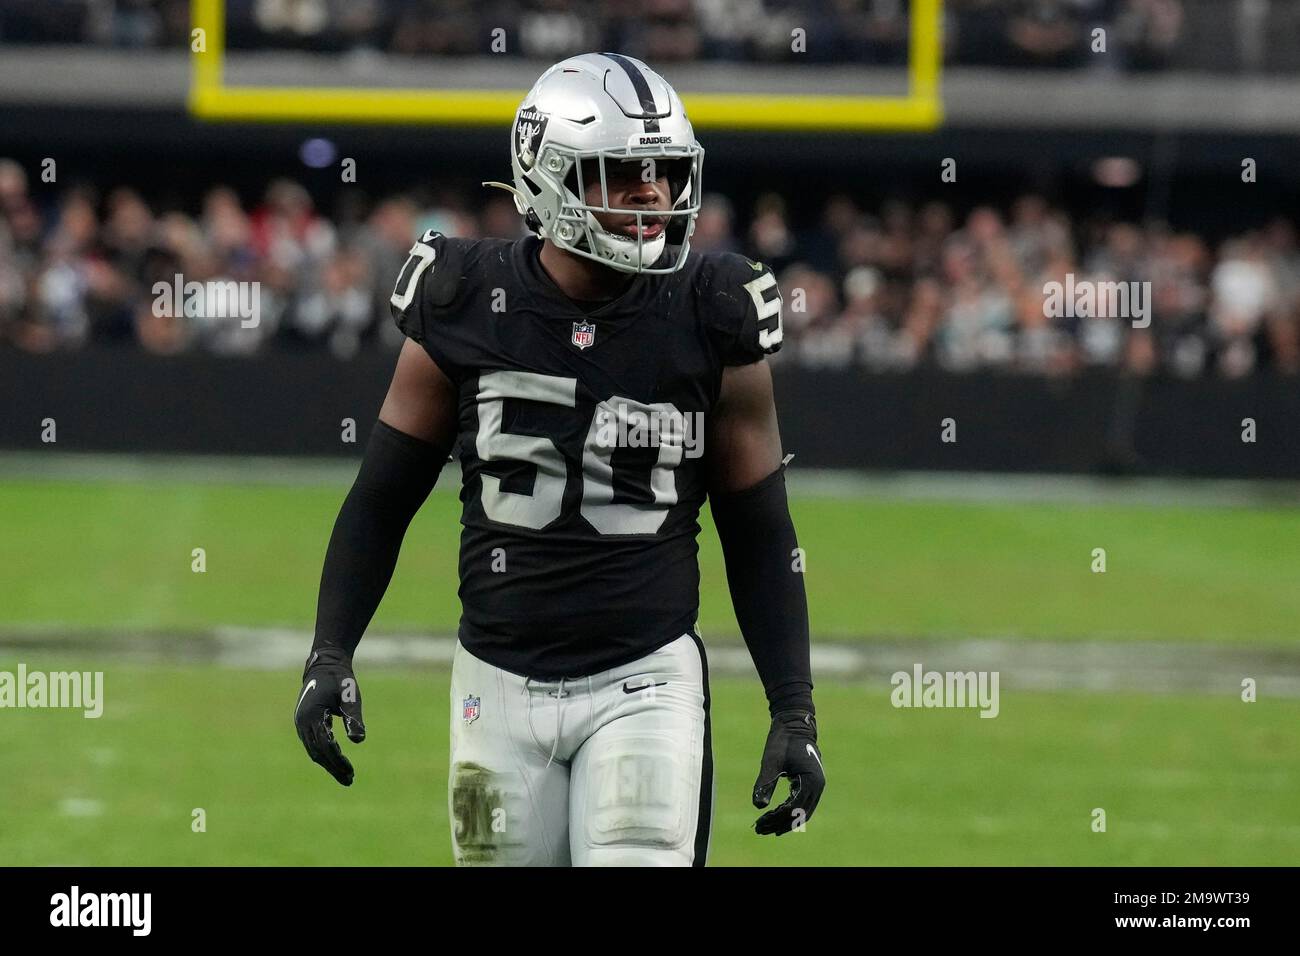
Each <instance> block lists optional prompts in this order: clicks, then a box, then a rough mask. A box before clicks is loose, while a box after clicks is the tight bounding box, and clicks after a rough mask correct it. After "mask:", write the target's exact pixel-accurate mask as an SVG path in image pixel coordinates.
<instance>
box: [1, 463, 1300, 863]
mask: <svg viewBox="0 0 1300 956" xmlns="http://www.w3.org/2000/svg"><path fill="white" fill-rule="evenodd" d="M344 471H346V469H343V470H340V469H337V468H333V469H325V470H324V471H323V472H322V473H321V474H320V475H315V474H311V475H308V474H306V473H305V472H302V471H298V472H293V473H292V476H291V477H290V478H285V479H277V480H268V481H260V480H247V479H248V478H249V476H248V475H244V476H242V477H241V476H240V475H238V474H231V475H228V476H222V475H220V474H218V475H216V476H215V477H214V476H213V475H207V476H204V477H200V476H196V475H193V474H185V473H176V472H175V471H174V470H169V469H163V468H157V469H154V468H152V467H150V466H149V465H148V464H147V463H146V464H143V465H140V466H139V467H138V469H136V470H135V471H133V472H132V473H130V474H126V475H121V474H119V475H115V476H110V477H95V476H93V475H91V474H87V475H81V476H69V475H59V476H51V475H48V474H47V475H36V474H32V475H23V474H15V473H14V472H13V471H12V470H10V471H9V472H8V473H7V475H6V477H4V478H3V480H0V501H3V505H2V506H0V594H2V595H3V600H2V601H0V671H14V670H15V669H16V668H17V666H18V665H19V664H20V663H21V664H23V665H25V666H26V668H27V670H28V671H34V670H42V671H56V670H64V669H67V670H78V671H87V670H90V671H96V670H102V671H103V672H104V675H105V676H104V687H105V690H104V698H105V701H104V713H103V716H102V717H100V718H98V719H85V718H83V717H82V716H81V714H80V713H79V712H74V711H68V710H30V709H27V710H10V709H6V710H0V721H2V722H3V724H2V726H3V728H4V733H3V735H2V737H0V754H2V755H3V757H2V758H0V764H2V766H3V769H4V772H3V773H0V808H3V813H2V815H0V862H3V863H14V864H49V863H55V864H95V865H108V864H146V863H156V864H185V863H212V864H320V865H331V866H336V865H339V863H340V862H341V861H343V862H346V863H349V864H405V865H426V864H446V863H448V862H450V847H449V838H448V832H447V830H448V827H447V806H446V756H447V727H446V716H445V715H446V711H447V705H446V699H447V685H448V674H447V673H446V671H445V669H443V668H441V667H439V666H437V665H436V664H419V665H410V664H405V663H400V664H399V663H395V662H393V661H391V660H390V661H385V660H382V659H376V660H374V661H372V662H368V661H367V643H366V642H364V641H363V642H362V645H361V648H360V650H359V651H358V655H357V669H358V677H359V680H360V683H361V688H362V693H363V695H364V699H365V707H366V718H367V720H366V722H367V728H368V730H369V738H368V739H367V741H366V742H365V743H364V744H362V745H361V746H359V747H352V746H350V745H349V744H347V743H345V744H344V747H345V749H346V750H347V751H348V753H349V755H350V756H351V758H352V759H353V761H354V763H355V765H356V766H357V771H358V776H357V783H356V784H355V785H354V786H353V787H352V788H350V789H344V788H342V787H339V786H338V785H337V784H335V783H334V782H333V781H332V780H330V779H329V778H328V777H327V776H326V775H325V773H324V772H323V771H321V770H320V768H318V767H316V766H315V765H313V764H312V763H310V762H309V761H308V759H307V757H306V756H305V755H304V754H303V752H302V749H301V745H300V744H299V742H298V740H297V738H296V736H295V734H294V731H293V728H292V725H291V720H290V716H291V712H292V707H293V701H294V699H295V695H296V692H297V690H298V687H299V675H300V666H299V665H297V664H296V663H295V662H293V661H291V660H290V661H286V660H284V659H283V655H282V654H272V653H271V652H270V647H271V645H272V644H273V643H275V644H277V646H278V645H281V644H283V643H284V641H283V639H281V640H279V641H276V642H273V641H271V639H270V636H271V635H273V634H276V633H280V632H282V631H284V630H286V629H287V630H289V631H291V632H292V631H302V632H303V638H302V645H301V649H302V655H304V656H305V653H306V648H307V643H308V642H309V638H308V637H307V636H306V635H307V632H309V630H310V628H311V624H312V619H313V614H314V607H315V592H316V584H317V581H318V578H319V574H320V564H321V558H322V556H323V553H324V547H325V543H326V540H327V538H328V535H329V531H330V527H331V524H332V521H333V517H334V514H335V512H336V510H337V507H338V504H339V502H340V501H341V498H342V495H343V493H344V491H345V490H346V482H347V479H346V477H345V476H344V475H343V472H344ZM444 484H446V485H450V484H451V483H450V482H444ZM794 490H795V495H794V499H793V502H792V510H793V512H794V515H795V520H796V523H797V525H798V528H799V532H800V540H801V544H802V546H803V547H804V548H805V549H806V551H807V568H808V570H807V583H808V591H809V599H810V605H811V609H812V625H813V632H814V642H815V644H816V645H817V647H818V649H819V650H821V649H828V650H830V651H835V652H842V654H845V655H849V656H851V655H852V654H853V653H854V652H855V651H858V650H861V651H863V652H864V653H865V652H866V651H868V650H870V649H871V648H872V647H874V646H877V645H879V644H881V643H882V642H888V643H889V644H890V646H892V647H897V648H904V649H906V648H908V647H909V646H915V647H916V648H917V649H918V651H917V655H916V656H912V657H909V656H907V653H906V651H903V652H900V653H902V654H903V656H902V657H900V658H899V660H900V661H903V660H906V661H907V662H908V663H907V665H905V666H910V663H911V662H912V661H915V662H916V663H921V664H925V663H926V658H925V657H923V656H920V655H921V649H923V648H925V649H933V648H934V647H936V646H937V645H942V646H945V647H947V648H949V649H948V650H947V651H946V652H945V658H944V659H945V660H956V661H959V662H964V667H965V668H969V669H980V668H982V667H985V666H988V665H987V662H988V660H989V658H988V657H987V656H986V655H987V651H988V649H989V648H990V647H993V646H995V645H996V646H997V647H1000V648H1001V649H1002V650H1001V651H1000V652H999V653H1000V654H1001V657H999V660H1002V661H1007V662H1009V664H1008V666H1007V667H1005V668H1004V673H1003V679H1002V684H1001V699H1000V705H999V712H998V716H997V717H996V719H981V718H980V717H979V714H978V712H977V711H976V710H973V709H902V708H895V707H893V706H891V702H890V690H891V688H890V683H889V679H888V676H887V675H885V674H881V673H875V672H870V669H869V668H868V669H867V670H866V671H864V670H861V669H858V670H855V669H854V668H852V667H848V668H844V669H842V670H840V671H837V670H835V669H830V670H828V671H826V672H824V673H821V674H820V676H819V683H818V688H817V692H816V698H817V705H818V713H819V720H820V723H821V727H822V743H823V744H824V752H825V757H826V761H827V770H828V778H829V785H828V789H827V793H826V796H825V798H824V801H823V803H822V806H821V808H820V809H819V810H818V812H817V814H816V816H815V817H814V819H813V820H812V822H811V823H810V825H809V827H808V829H807V831H806V832H804V833H795V834H791V835H789V836H786V837H782V838H780V839H779V840H778V839H773V838H763V839H759V838H758V837H756V836H754V835H753V833H752V831H751V830H750V827H751V825H752V822H753V819H754V818H755V817H756V816H757V811H755V810H754V809H753V808H752V807H751V806H750V804H749V790H750V787H751V786H752V783H753V777H754V774H755V772H756V771H757V764H758V757H759V753H760V750H761V747H762V743H763V738H764V735H765V732H766V719H765V707H764V701H763V698H762V692H761V688H760V687H759V685H758V683H757V680H756V678H754V677H752V675H749V674H746V673H744V672H742V671H739V670H735V669H730V670H729V669H726V668H723V669H721V672H720V673H718V674H717V675H716V676H715V678H714V680H713V719H714V754H715V763H716V771H717V802H716V808H715V813H716V825H715V829H714V839H713V854H712V862H713V863H715V864H719V865H727V864H731V865H766V864H810V865H818V864H834V865H843V864H998V865H1011V864H1084V865H1105V864H1119V865H1124V864H1177V865H1190V864H1207V865H1208V864H1223V865H1248V864H1285V863H1294V862H1295V861H1296V860H1297V859H1300V804H1297V801H1296V800H1295V794H1296V792H1298V791H1300V739H1298V736H1297V728H1300V697H1297V696H1296V693H1297V689H1296V686H1295V682H1293V681H1287V680H1285V679H1283V678H1281V677H1279V678H1277V679H1273V678H1271V677H1270V675H1275V674H1281V675H1285V674H1288V673H1292V672H1294V670H1295V666H1294V665H1295V662H1296V660H1297V658H1298V657H1300V627H1298V626H1297V621H1300V587H1297V586H1296V584H1295V582H1296V581H1297V580H1300V509H1296V508H1295V507H1294V506H1293V505H1289V504H1286V503H1280V504H1272V505H1270V504H1268V503H1264V502H1261V503H1255V504H1243V503H1240V502H1223V503H1218V504H1215V503H1208V504H1207V503H1205V502H1202V501H1196V500H1181V501H1180V500H1178V499H1177V496H1172V497H1171V498H1170V500H1168V501H1167V502H1166V501H1161V500H1146V498H1142V497H1141V496H1136V495H1134V496H1130V497H1131V498H1132V499H1133V501H1134V502H1136V501H1137V500H1138V499H1139V498H1141V500H1143V502H1144V503H1141V504H1139V503H1125V501H1122V500H1116V498H1117V497H1119V498H1123V497H1124V495H1122V494H1121V495H1119V496H1116V495H1111V494H1106V495H1101V496H1098V497H1095V498H1090V497H1089V496H1087V495H1081V496H1073V497H1071V496H1066V498H1065V499H1063V500H1043V499H1041V498H1036V497H1035V496H1032V495H1031V496H1029V497H1028V500H1017V497H1016V496H1015V495H991V496H988V497H987V498H980V497H978V496H972V495H963V494H954V495H950V496H948V498H947V499H944V498H943V497H942V496H939V497H935V498H928V497H924V496H917V495H914V494H908V493H897V494H895V493H892V492H891V491H890V490H889V489H888V488H886V489H885V490H881V488H879V487H875V488H870V489H867V490H866V491H855V490H854V489H853V488H852V487H849V486H845V487H842V488H838V490H837V487H836V486H831V487H830V488H829V489H828V488H827V487H823V486H814V485H813V484H808V485H801V484H799V483H798V482H796V483H795V486H794ZM1147 497H1150V496H1147ZM1155 498H1156V499H1159V498H1160V496H1158V495H1157V496H1155ZM458 511H459V503H458V502H457V501H456V499H455V497H454V495H453V494H451V493H449V492H447V491H439V492H437V493H435V495H434V496H433V497H432V498H431V499H430V501H429V503H428V504H427V505H426V507H425V509H424V510H423V511H422V513H421V514H420V516H419V517H418V518H417V519H416V522H415V524H414V525H413V526H412V529H411V531H410V532H409V534H408V536H407V542H406V545H405V547H404V549H403V553H402V558H401V561H400V562H399V565H398V569H397V573H396V576H395V579H394V582H393V585H392V587H391V588H390V591H389V595H388V597H387V599H386V600H385V602H384V605H383V607H382V608H381V609H380V612H379V614H378V616H377V619H376V621H375V623H374V625H373V626H372V634H374V635H376V636H377V635H380V634H386V633H403V634H408V635H410V634H416V635H420V634H427V635H431V636H432V635H442V636H444V637H445V635H447V634H450V633H452V632H453V631H454V627H455V622H456V618H457V614H458V609H457V604H456V594H455V591H456V586H455V577H456V575H455V569H456V544H457V537H458V530H459V527H458V524H457V515H458ZM195 549H202V556H203V562H204V567H205V570H203V571H202V572H198V571H195V570H194V569H193V568H194V562H195V560H196V558H195ZM1095 549H1104V550H1105V561H1106V570H1105V572H1104V573H1097V572H1095V571H1094V570H1093V568H1094V566H1095V563H1096V560H1097V559H1096V557H1095ZM701 564H702V571H703V576H704V588H703V592H702V613H701V628H702V631H703V634H704V638H705V642H706V645H708V646H710V647H711V648H714V649H715V650H716V651H717V652H718V653H719V654H720V655H722V654H724V653H725V652H726V651H729V650H734V649H735V648H737V647H739V638H738V636H737V634H736V629H735V623H734V619H733V618H732V615H731V611H730V605H729V601H728V599H727V593H726V586H725V579H724V578H723V576H722V569H721V558H720V555H719V550H718V548H717V543H716V539H715V538H714V537H713V533H712V530H711V528H709V527H707V525H706V529H705V533H704V535H703V536H702V547H701ZM578 612H580V601H575V613H578ZM232 628H237V629H241V630H238V631H233V632H232V631H231V629H232ZM217 633H220V634H223V635H224V636H223V637H222V638H221V640H220V641H219V642H218V641H215V640H214V637H213V635H214V634H217ZM232 633H234V634H235V635H236V636H235V637H234V638H232V637H231V634H232ZM133 635H139V636H140V639H139V642H138V644H139V646H138V652H134V651H133V648H135V646H136V645H135V643H133V642H134V638H133ZM259 635H266V637H265V638H262V637H259ZM281 638H283V635H281ZM232 640H236V641H242V642H243V643H242V645H241V654H240V655H239V657H238V660H233V661H232V659H231V658H229V657H228V656H224V657H223V656H222V655H219V654H214V653H213V652H212V647H213V646H214V644H215V643H220V644H221V645H222V646H228V645H229V644H230V642H231V641H232ZM263 640H265V647H266V649H267V651H266V654H265V655H263V654H262V653H261V652H262V649H263V645H262V644H261V643H260V642H261V641H263ZM171 645H174V646H175V649H176V653H175V654H174V655H172V654H167V653H163V654H160V653H158V650H157V649H158V648H159V647H160V646H163V647H168V646H171ZM1072 645H1079V646H1082V647H1085V648H1092V647H1094V646H1095V647H1098V648H1101V649H1102V650H1105V649H1107V648H1109V649H1110V652H1109V653H1110V658H1109V659H1110V661H1111V663H1110V664H1109V665H1108V666H1110V667H1111V668H1112V670H1113V671H1114V670H1120V671H1122V670H1123V669H1124V662H1125V661H1126V660H1128V657H1126V655H1128V654H1130V653H1131V654H1132V664H1133V666H1132V670H1133V672H1134V675H1136V676H1133V675H1130V677H1131V679H1127V680H1119V681H1117V682H1116V684H1115V686H1114V687H1105V686H1101V687H1098V688H1097V689H1091V690H1086V689H1085V690H1081V689H1076V688H1074V687H1072V686H1071V681H1070V677H1071V673H1070V669H1071V668H1072V667H1075V666H1076V665H1077V662H1078V661H1079V660H1081V659H1083V660H1086V659H1087V658H1088V654H1089V653H1091V652H1088V653H1085V654H1084V655H1082V657H1081V656H1080V655H1065V656H1062V657H1061V663H1060V666H1059V668H1058V670H1057V671H1056V672H1054V671H1053V668H1052V665H1051V663H1050V662H1051V659H1052V653H1053V651H1052V649H1054V648H1056V649H1061V648H1067V649H1068V648H1069V647H1070V646H1072ZM372 646H376V645H372ZM1162 647H1163V648H1166V650H1171V653H1170V654H1169V655H1167V656H1172V657H1175V658H1177V657H1179V656H1186V657H1187V660H1188V664H1187V666H1186V667H1185V668H1184V669H1183V671H1180V672H1178V673H1175V674H1174V676H1173V678H1172V679H1169V680H1162V681H1160V682H1159V686H1158V687H1157V686H1155V684H1154V683H1153V684H1152V686H1150V687H1149V688H1148V687H1146V685H1145V684H1144V678H1143V677H1142V673H1143V671H1142V667H1143V663H1142V661H1143V656H1142V655H1143V654H1144V653H1146V652H1148V651H1150V650H1151V649H1152V648H1157V649H1158V648H1162ZM1008 648H1010V650H1008ZM1021 648H1023V649H1024V651H1025V652H1026V653H1027V652H1028V651H1030V650H1032V649H1034V648H1038V649H1039V653H1038V654H1037V656H1036V658H1035V660H1036V661H1037V662H1038V663H1037V664H1036V665H1035V666H1036V668H1037V670H1036V671H1035V675H1036V678H1035V680H1033V681H1029V680H1018V679H1017V675H1018V674H1019V673H1020V672H1019V671H1017V670H1016V665H1015V662H1016V660H1017V654H1018V649H1021ZM1044 649H1046V651H1044ZM1180 649H1186V654H1185V655H1183V653H1182V650H1180ZM1193 651H1196V652H1197V653H1196V654H1193V653H1192V652H1193ZM1201 652H1205V653H1206V654H1208V655H1209V656H1198V655H1200V654H1201ZM1220 652H1222V653H1223V654H1225V655H1228V656H1227V657H1225V658H1224V659H1225V660H1229V661H1231V662H1232V664H1231V667H1227V666H1226V665H1225V666H1224V667H1222V668H1220V669H1219V670H1218V671H1216V672H1215V673H1214V674H1211V675H1208V676H1209V677H1212V678H1213V680H1209V679H1208V678H1207V679H1206V680H1201V681H1198V680H1197V679H1196V677H1197V668H1198V667H1200V666H1202V665H1201V664H1199V663H1197V662H1199V661H1201V660H1214V659H1215V658H1214V657H1213V654H1217V653H1220ZM1098 653H1100V651H1099V652H1098ZM1116 655H1118V660H1119V661H1120V665H1119V667H1118V668H1116V665H1115V663H1114V661H1115V659H1116ZM826 659H828V660H829V659H830V656H828V657H827V658H826ZM1044 660H1046V661H1048V663H1047V664H1043V661H1044ZM1180 675H1181V676H1180ZM1165 676H1166V677H1168V674H1166V675H1165ZM1201 676H1202V677H1205V676H1206V675H1201ZM1244 678H1255V679H1257V680H1258V700H1257V701H1256V702H1254V703H1244V702H1243V701H1242V700H1241V697H1240V690H1239V686H1240V683H1241V680H1242V679H1244ZM1056 685H1059V686H1056ZM199 809H201V810H202V811H203V814H202V816H203V819H204V821H205V825H206V831H205V832H194V831H193V829H192V825H191V824H192V819H193V816H194V811H195V810H199ZM1098 809H1100V810H1103V811H1104V813H1105V820H1106V828H1105V832H1095V831H1094V820H1095V819H1096V813H1095V811H1097V810H1098Z"/></svg>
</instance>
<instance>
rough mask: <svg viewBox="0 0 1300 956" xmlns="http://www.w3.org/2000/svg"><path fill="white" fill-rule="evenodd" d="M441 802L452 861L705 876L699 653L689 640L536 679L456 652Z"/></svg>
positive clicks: (705, 758) (708, 763) (707, 773)
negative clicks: (613, 663)
mask: <svg viewBox="0 0 1300 956" xmlns="http://www.w3.org/2000/svg"><path fill="white" fill-rule="evenodd" d="M448 795H449V801H450V809H451V829H452V847H453V849H454V851H455V854H456V863H457V864H458V865H493V864H495V865H503V866H570V865H572V866H703V865H704V861H705V858H706V856H707V855H708V846H709V832H710V822H711V819H712V813H713V756H712V752H711V740H710V732H709V689H708V664H707V662H706V659H705V657H704V646H703V644H702V643H701V642H700V640H699V638H697V637H695V636H694V635H692V634H686V635H683V636H682V637H679V638H678V639H677V640H675V641H673V642H671V643H669V644H667V645H665V646H664V647H661V648H660V649H659V650H657V651H655V652H653V653H651V654H649V655H647V656H645V657H643V658H641V659H639V660H637V661H633V662H632V663H630V664H625V665H623V666H621V667H615V668H613V669H611V670H607V671H603V672H601V673H599V674H593V675H592V676H590V677H579V678H566V679H565V680H562V681H539V680H535V679H533V678H525V677H519V676H517V675H515V674H512V673H510V672H508V671H504V670H501V669H500V668H499V667H494V666H493V665H491V664H488V663H486V662H484V661H482V660H479V659H478V658H477V657H475V656H474V655H473V654H471V653H470V652H469V651H467V650H466V649H465V648H464V647H463V646H462V645H460V644H459V643H458V644H457V645H456V653H455V660H454V663H453V665H452V675H451V774H450V782H449V785H448Z"/></svg>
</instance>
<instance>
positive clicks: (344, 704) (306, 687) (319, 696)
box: [293, 648, 366, 787]
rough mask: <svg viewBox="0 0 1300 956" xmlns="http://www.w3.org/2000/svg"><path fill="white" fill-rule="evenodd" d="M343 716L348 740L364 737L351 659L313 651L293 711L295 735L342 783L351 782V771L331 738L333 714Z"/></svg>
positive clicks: (332, 652)
mask: <svg viewBox="0 0 1300 956" xmlns="http://www.w3.org/2000/svg"><path fill="white" fill-rule="evenodd" d="M335 717H342V718H343V729H344V730H345V731H346V732H347V735H348V740H350V741H352V742H353V743H354V744H359V743H361V741H363V740H365V739H366V725H365V722H364V721H363V720H362V719H361V689H360V688H359V687H358V686H357V678H356V675H355V674H353V673H352V660H351V658H349V657H348V655H346V654H344V653H343V652H342V651H338V650H334V649H332V648H325V649H323V650H319V651H312V653H311V656H310V657H309V658H307V666H306V667H305V668H304V669H303V674H302V693H301V694H299V696H298V706H297V707H296V708H295V709H294V712H293V722H294V726H296V727H297V728H298V738H299V739H300V740H301V741H302V745H303V746H304V747H306V748H307V755H308V756H309V757H311V759H312V760H314V761H316V763H318V764H320V765H321V766H322V767H324V768H325V769H326V770H328V771H329V772H330V775H331V776H333V777H334V779H335V780H337V781H338V782H339V783H341V784H343V786H345V787H350V786H352V779H353V776H354V772H353V770H352V764H351V763H350V762H349V761H348V758H347V757H345V756H343V750H342V748H340V747H339V743H338V741H337V740H335V739H334V729H333V724H334V718H335Z"/></svg>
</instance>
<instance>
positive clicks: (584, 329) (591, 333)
mask: <svg viewBox="0 0 1300 956" xmlns="http://www.w3.org/2000/svg"><path fill="white" fill-rule="evenodd" d="M571 341H572V342H573V344H574V345H576V346H577V347H578V348H580V349H585V348H588V347H589V346H592V345H595V344H596V326H595V325H594V324H593V323H591V322H574V323H573V338H572V340H571Z"/></svg>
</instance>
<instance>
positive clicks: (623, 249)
mask: <svg viewBox="0 0 1300 956" xmlns="http://www.w3.org/2000/svg"><path fill="white" fill-rule="evenodd" d="M592 238H593V239H595V242H596V249H593V250H592V251H593V252H595V253H596V254H597V255H598V256H599V257H600V261H601V262H604V263H606V264H608V265H609V266H611V267H612V268H615V269H620V268H621V269H623V270H625V271H628V272H640V271H641V270H642V269H644V268H646V267H647V266H652V265H654V264H655V263H656V262H657V261H658V260H659V257H660V256H661V255H663V251H664V243H665V242H666V241H667V236H665V235H664V234H662V233H661V234H660V235H658V236H656V237H655V238H654V239H651V240H650V241H649V242H646V241H645V240H640V241H638V240H636V239H623V238H619V237H617V236H612V235H610V234H609V233H608V232H606V231H605V230H604V229H600V230H599V231H596V230H593V232H592ZM624 253H626V254H627V256H628V257H627V259H624V258H623V254H624Z"/></svg>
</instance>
